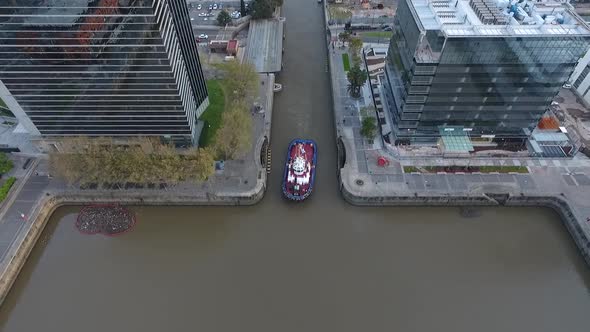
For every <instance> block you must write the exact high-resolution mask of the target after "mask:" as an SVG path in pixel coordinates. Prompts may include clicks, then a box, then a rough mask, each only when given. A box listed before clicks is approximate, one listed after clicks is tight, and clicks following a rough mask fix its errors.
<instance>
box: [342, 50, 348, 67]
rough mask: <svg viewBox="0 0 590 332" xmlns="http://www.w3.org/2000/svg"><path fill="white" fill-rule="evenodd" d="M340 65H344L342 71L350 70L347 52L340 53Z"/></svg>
mask: <svg viewBox="0 0 590 332" xmlns="http://www.w3.org/2000/svg"><path fill="white" fill-rule="evenodd" d="M342 66H343V67H344V71H349V70H350V59H349V58H348V53H344V54H342Z"/></svg>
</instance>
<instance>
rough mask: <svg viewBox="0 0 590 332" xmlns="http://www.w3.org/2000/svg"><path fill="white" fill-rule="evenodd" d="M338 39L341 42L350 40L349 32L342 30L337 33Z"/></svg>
mask: <svg viewBox="0 0 590 332" xmlns="http://www.w3.org/2000/svg"><path fill="white" fill-rule="evenodd" d="M338 40H340V42H341V43H342V44H344V43H346V42H347V41H349V40H350V32H348V31H344V32H341V33H339V34H338Z"/></svg>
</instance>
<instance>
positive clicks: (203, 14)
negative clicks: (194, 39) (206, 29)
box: [199, 13, 207, 17]
mask: <svg viewBox="0 0 590 332" xmlns="http://www.w3.org/2000/svg"><path fill="white" fill-rule="evenodd" d="M199 17H207V13H199Z"/></svg>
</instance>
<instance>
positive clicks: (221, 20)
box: [217, 10, 231, 27]
mask: <svg viewBox="0 0 590 332" xmlns="http://www.w3.org/2000/svg"><path fill="white" fill-rule="evenodd" d="M230 23H231V16H229V14H228V13H227V12H226V11H225V10H222V11H220V12H219V14H218V15H217V25H219V26H222V27H223V26H226V25H228V24H230Z"/></svg>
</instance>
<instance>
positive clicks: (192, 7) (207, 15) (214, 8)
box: [187, 0, 250, 25]
mask: <svg viewBox="0 0 590 332" xmlns="http://www.w3.org/2000/svg"><path fill="white" fill-rule="evenodd" d="M249 2H250V1H246V4H248V3H249ZM187 3H188V10H189V15H190V17H191V23H192V25H217V15H219V12H221V11H222V10H225V11H226V12H228V13H232V12H233V11H239V10H240V1H236V0H225V1H224V0H217V1H200V0H188V1H187ZM209 8H211V9H209Z"/></svg>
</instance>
